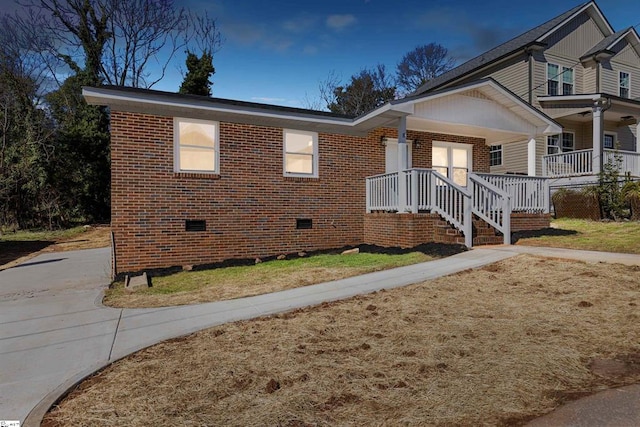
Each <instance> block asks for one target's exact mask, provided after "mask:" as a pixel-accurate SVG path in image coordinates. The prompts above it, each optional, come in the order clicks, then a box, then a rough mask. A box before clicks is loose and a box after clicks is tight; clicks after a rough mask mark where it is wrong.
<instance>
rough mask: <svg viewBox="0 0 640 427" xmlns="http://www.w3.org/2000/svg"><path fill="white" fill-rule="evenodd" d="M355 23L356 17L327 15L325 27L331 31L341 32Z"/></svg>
mask: <svg viewBox="0 0 640 427" xmlns="http://www.w3.org/2000/svg"><path fill="white" fill-rule="evenodd" d="M355 22H356V17H355V16H353V15H329V16H328V17H327V21H326V24H327V27H329V28H331V29H333V30H336V31H341V30H344V29H345V28H346V27H348V26H349V25H351V24H355Z"/></svg>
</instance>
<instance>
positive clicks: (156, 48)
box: [24, 0, 221, 88]
mask: <svg viewBox="0 0 640 427" xmlns="http://www.w3.org/2000/svg"><path fill="white" fill-rule="evenodd" d="M25 2H26V3H25V4H24V5H25V6H27V7H28V9H29V11H30V13H31V16H32V17H37V25H35V26H34V27H37V28H39V29H40V31H41V32H45V33H46V34H47V36H48V39H49V40H50V42H49V44H48V46H46V47H45V46H42V45H41V46H37V47H34V50H35V51H41V52H42V51H45V50H53V51H54V52H55V54H54V56H55V57H56V58H57V59H61V60H63V61H64V63H65V64H66V65H67V66H68V67H69V68H70V69H71V70H72V71H74V72H75V73H76V74H77V73H79V72H80V71H81V70H82V71H84V72H85V73H87V74H88V75H90V76H93V78H94V79H95V80H96V82H95V84H99V83H101V82H105V83H107V84H113V85H120V86H133V87H146V88H150V87H152V86H153V85H155V84H156V83H158V82H159V81H160V80H161V79H162V78H163V77H164V76H165V73H166V70H167V67H168V66H169V64H170V63H171V62H172V61H173V59H174V57H175V56H176V54H177V53H178V52H180V51H182V50H184V49H185V47H187V46H188V45H189V44H190V43H194V44H195V45H196V46H198V47H205V48H207V49H210V51H211V53H214V52H216V51H217V50H218V49H219V47H220V44H221V38H220V33H219V32H218V30H217V27H216V23H215V20H213V19H211V18H210V17H209V15H208V14H206V13H205V14H200V15H196V14H194V13H190V12H189V11H188V10H186V9H185V8H183V7H178V6H177V5H176V3H175V2H174V0H25ZM33 20H34V19H33V18H32V21H33ZM24 24H28V23H27V22H24ZM50 68H52V69H53V68H54V65H51V66H50Z"/></svg>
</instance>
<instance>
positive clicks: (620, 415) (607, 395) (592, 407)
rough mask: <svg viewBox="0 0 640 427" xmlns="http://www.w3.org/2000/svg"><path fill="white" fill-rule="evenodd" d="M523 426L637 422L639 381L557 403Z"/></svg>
mask: <svg viewBox="0 0 640 427" xmlns="http://www.w3.org/2000/svg"><path fill="white" fill-rule="evenodd" d="M526 426H527V427H555V426H572V427H607V426H609V427H636V426H640V384H635V385H630V386H626V387H621V388H614V389H610V390H605V391H601V392H599V393H596V394H593V395H591V396H587V397H583V398H582V399H578V400H576V401H573V402H570V403H567V404H565V405H563V406H560V407H559V408H558V409H556V410H554V411H553V412H550V413H548V414H546V415H544V416H542V417H540V418H536V419H535V420H533V421H531V422H529V423H528V424H526Z"/></svg>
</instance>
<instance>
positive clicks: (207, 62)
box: [180, 50, 216, 96]
mask: <svg viewBox="0 0 640 427" xmlns="http://www.w3.org/2000/svg"><path fill="white" fill-rule="evenodd" d="M186 63H187V74H186V75H185V76H184V80H183V81H182V84H181V85H180V93H182V94H189V95H203V96H211V85H212V84H213V83H212V82H211V80H210V78H211V76H212V75H213V74H214V73H215V72H216V69H215V68H214V67H213V56H212V55H211V53H210V52H208V51H206V50H205V51H204V52H203V53H202V56H201V57H200V58H198V56H197V55H196V54H195V53H192V52H189V51H187V61H186Z"/></svg>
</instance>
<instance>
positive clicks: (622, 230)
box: [518, 218, 640, 254]
mask: <svg viewBox="0 0 640 427" xmlns="http://www.w3.org/2000/svg"><path fill="white" fill-rule="evenodd" d="M551 226H552V228H551V229H547V230H541V231H539V232H526V233H520V235H518V244H520V245H529V246H550V247H558V248H569V249H582V250H592V251H605V252H619V253H632V254H640V222H638V221H624V222H603V221H590V220H584V219H569V218H560V219H556V220H554V221H552V223H551Z"/></svg>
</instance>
